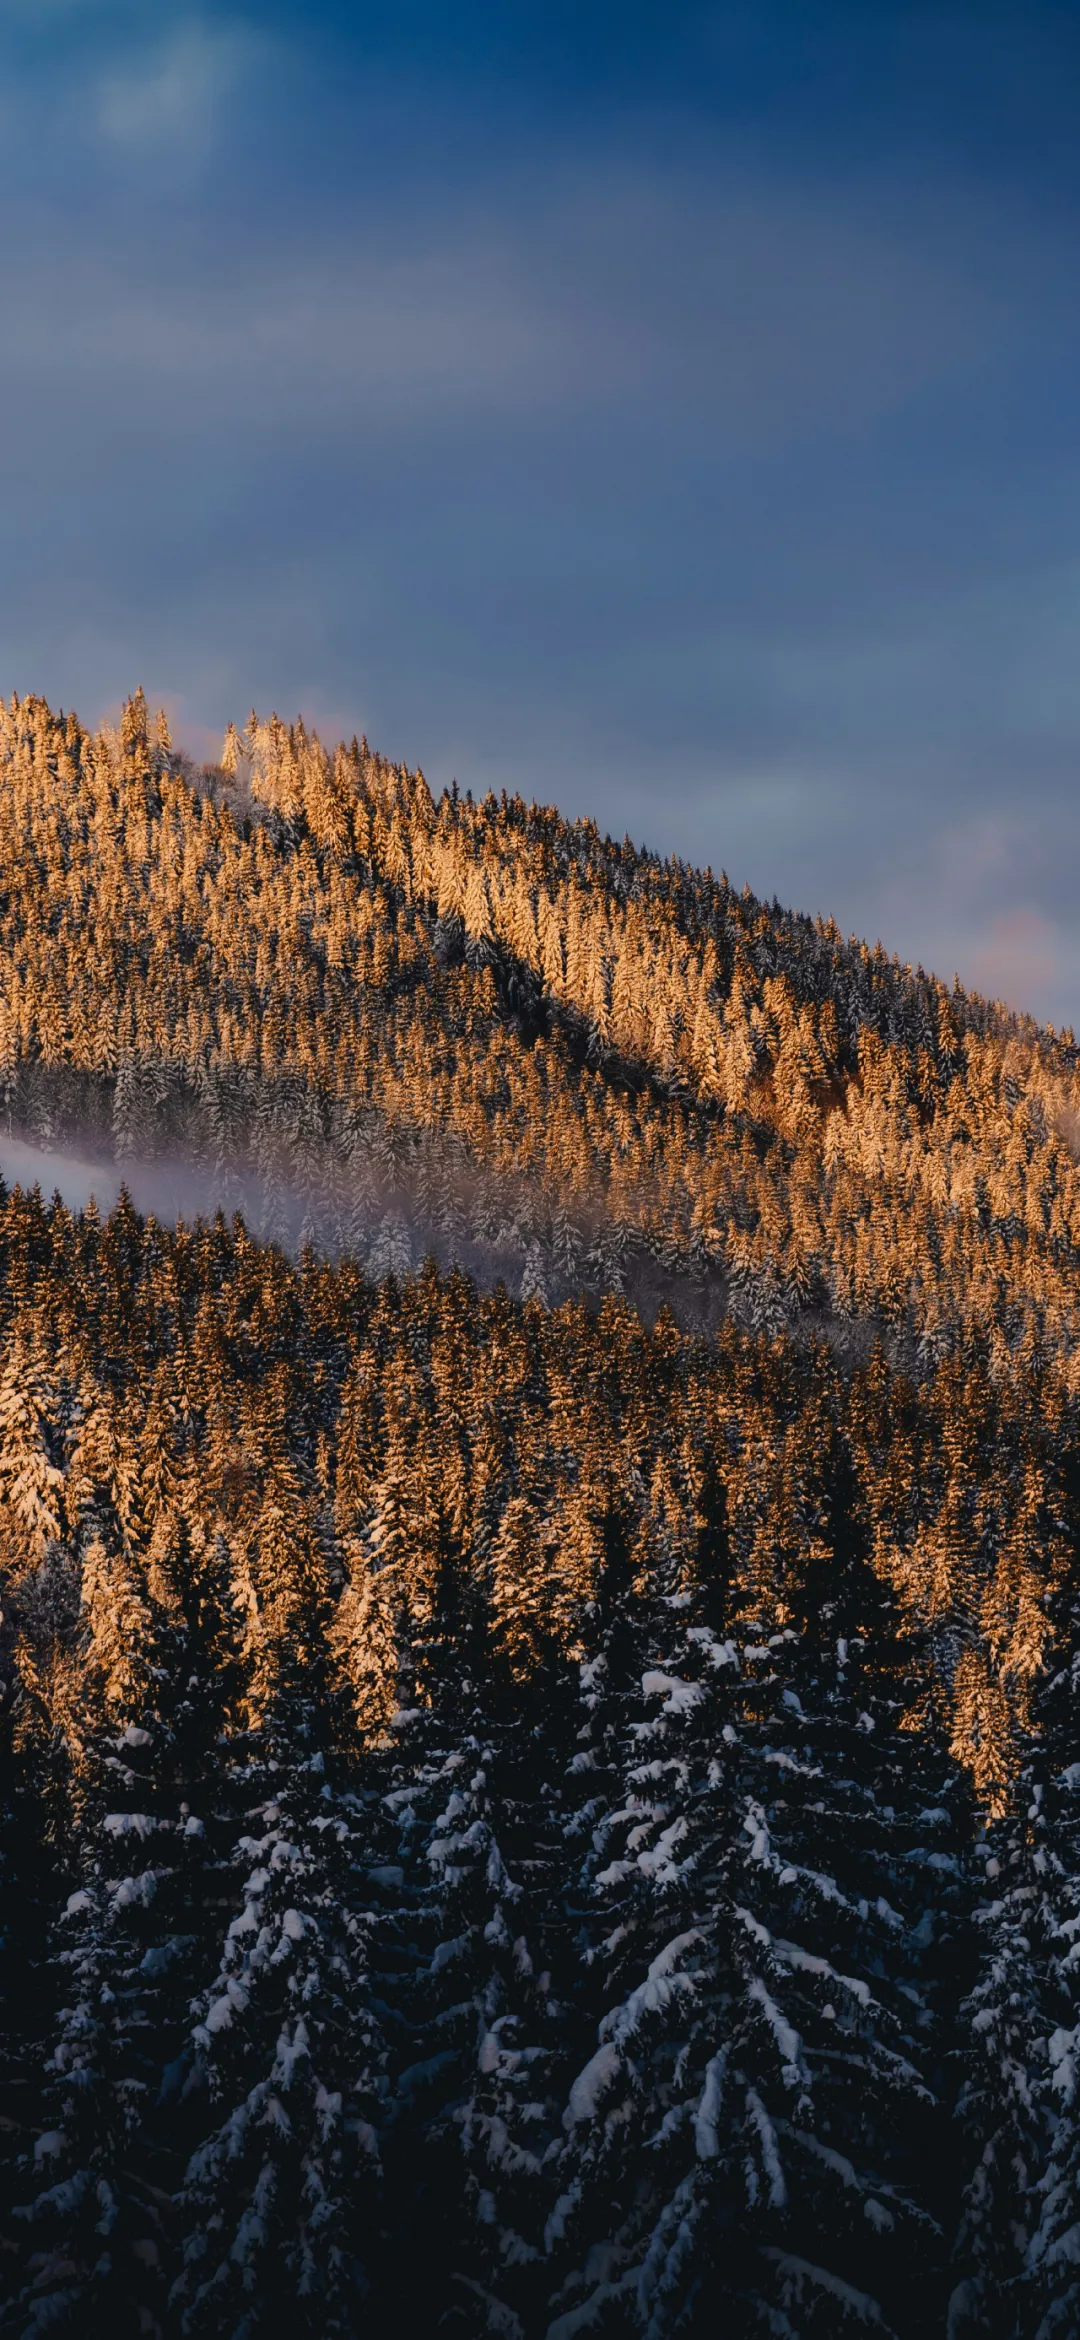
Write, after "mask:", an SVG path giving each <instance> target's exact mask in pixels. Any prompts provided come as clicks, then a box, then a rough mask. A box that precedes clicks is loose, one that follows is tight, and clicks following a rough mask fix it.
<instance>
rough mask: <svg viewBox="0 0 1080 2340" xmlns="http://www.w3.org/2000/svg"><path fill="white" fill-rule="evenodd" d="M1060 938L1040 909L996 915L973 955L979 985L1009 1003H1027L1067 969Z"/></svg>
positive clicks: (996, 997)
mask: <svg viewBox="0 0 1080 2340" xmlns="http://www.w3.org/2000/svg"><path fill="white" fill-rule="evenodd" d="M1060 946H1061V938H1060V936H1059V934H1058V930H1057V928H1056V926H1054V925H1053V924H1052V923H1051V921H1050V920H1049V919H1048V918H1046V917H1044V916H1043V913H1042V911H1041V910H1034V909H1020V910H1009V911H1005V912H1003V913H1002V915H1001V916H1000V917H998V918H995V920H994V923H993V926H992V928H991V931H990V934H989V937H988V938H987V940H986V941H985V942H984V943H982V944H981V945H980V947H979V948H978V949H977V950H975V951H974V952H973V954H972V958H971V968H972V975H973V978H974V981H975V984H976V985H977V987H978V989H979V990H980V991H982V992H986V993H988V994H989V996H990V998H991V999H1003V1000H1005V1001H1007V1003H1008V1004H1009V1006H1010V1007H1018V1006H1027V1004H1028V1002H1029V1001H1031V1000H1034V999H1041V998H1042V996H1043V995H1044V994H1045V993H1047V992H1049V991H1051V990H1052V989H1053V988H1054V987H1055V985H1056V984H1057V983H1058V981H1059V979H1060V977H1061V976H1062V974H1063V973H1064V969H1063V967H1062V961H1061V947H1060Z"/></svg>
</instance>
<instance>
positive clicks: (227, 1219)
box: [0, 692, 1080, 2340]
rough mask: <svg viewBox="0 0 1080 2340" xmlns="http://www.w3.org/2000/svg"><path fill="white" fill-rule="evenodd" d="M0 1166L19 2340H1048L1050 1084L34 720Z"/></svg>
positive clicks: (759, 953)
mask: <svg viewBox="0 0 1080 2340" xmlns="http://www.w3.org/2000/svg"><path fill="white" fill-rule="evenodd" d="M5 1130H6V1132H7V1134H8V1137H9V1139H11V1140H15V1139H18V1140H19V1141H20V1142H22V1143H24V1144H30V1145H33V1146H34V1147H35V1148H36V1149H38V1150H39V1151H44V1152H45V1153H49V1154H55V1156H56V1159H57V1163H58V1165H60V1164H61V1163H62V1161H63V1159H64V1157H65V1154H75V1153H77V1154H78V1155H79V1157H80V1158H81V1159H84V1160H90V1161H96V1162H99V1163H100V1164H101V1165H102V1169H103V1172H104V1170H105V1167H106V1165H108V1166H110V1167H111V1168H113V1169H114V1170H115V1168H116V1166H119V1168H120V1171H121V1173H123V1171H124V1167H125V1165H127V1166H129V1170H130V1175H131V1179H132V1183H133V1184H134V1183H135V1172H136V1169H137V1168H138V1167H140V1166H141V1167H143V1168H145V1167H146V1166H148V1165H162V1164H167V1163H172V1164H175V1163H179V1164H182V1165H184V1166H185V1167H186V1168H187V1169H188V1170H189V1171H190V1173H191V1174H192V1176H197V1177H198V1178H201V1179H202V1180H203V1181H204V1182H205V1190H206V1191H207V1193H212V1195H213V1197H214V1198H215V1202H214V1208H213V1209H209V1208H208V1209H207V1211H206V1212H205V1214H204V1215H201V1216H199V1215H193V1216H192V1217H191V1218H190V1219H184V1218H178V1219H177V1220H176V1221H175V1223H166V1222H165V1221H164V1220H161V1221H159V1220H158V1219H157V1218H155V1217H154V1216H153V1215H152V1214H151V1213H149V1212H140V1211H139V1210H137V1209H136V1208H135V1206H134V1204H133V1202H132V1200H131V1197H130V1194H129V1193H128V1192H127V1191H126V1190H125V1191H122V1192H121V1196H120V1200H119V1202H118V1203H117V1204H116V1206H115V1207H114V1208H113V1209H112V1211H111V1212H110V1213H109V1215H108V1216H105V1215H103V1214H102V1213H101V1212H99V1211H98V1209H97V1208H96V1207H95V1205H94V1204H93V1203H92V1202H91V1203H90V1205H89V1206H88V1207H87V1208H86V1209H83V1210H80V1211H77V1212H76V1211H75V1210H73V1209H72V1208H70V1207H69V1206H68V1205H66V1204H65V1202H64V1201H63V1200H62V1198H61V1194H60V1192H59V1191H57V1192H55V1193H54V1192H51V1191H47V1190H46V1188H45V1186H44V1185H43V1186H41V1187H34V1188H33V1189H32V1190H30V1191H26V1190H24V1189H23V1188H21V1187H20V1186H18V1185H17V1184H14V1183H12V1184H11V1185H9V1186H4V1185H2V1184H0V1607H2V1622H0V1767H2V1776H3V1790H2V1795H0V1889H2V1898H0V2022H2V2039H3V2051H2V2054H0V2332H3V2333H11V2334H17V2335H20V2336H22V2335H25V2336H31V2335H32V2336H34V2340H36V2336H38V2335H45V2334H58V2335H84V2334H90V2335H99V2334H100V2335H109V2336H110V2340H112V2336H113V2335H115V2336H117V2340H126V2335H128V2334H132V2335H135V2334H147V2335H151V2336H154V2335H156V2336H158V2340H174V2336H175V2340H180V2336H186V2335H189V2334H190V2335H205V2336H212V2340H256V2336H257V2335H262V2334H267V2335H276V2334H279V2333H280V2334H286V2333H287V2334H289V2335H295V2336H297V2340H304V2336H308V2340H321V2336H323V2335H326V2336H327V2340H361V2336H364V2340H383V2336H385V2340H397V2336H398V2335H400V2334H411V2333H414V2332H415V2333H423V2334H427V2333H431V2334H437V2333H442V2334H445V2335H447V2336H449V2340H480V2336H481V2335H486V2334H495V2335H499V2336H501V2340H572V2336H575V2335H578V2334H583V2335H593V2334H595V2335H599V2336H601V2340H604V2336H610V2340H668V2336H671V2340H676V2336H680V2340H705V2336H706V2335H708V2336H709V2340H712V2336H713V2335H715V2334H718V2333H723V2334H724V2335H725V2340H726V2336H727V2335H730V2336H731V2340H758V2336H761V2340H841V2336H844V2335H848V2334H851V2335H855V2334H857V2333H860V2332H864V2331H866V2332H872V2333H875V2334H878V2335H886V2336H888V2335H892V2336H893V2340H915V2336H916V2335H920V2336H922V2335H926V2334H936V2335H939V2336H940V2340H975V2336H977V2335H984V2334H985V2335H987V2336H989V2340H1071V2336H1072V2335H1075V2334H1076V2332H1077V2331H1078V2330H1080V2094H1078V2088H1077V2081H1078V2073H1080V1842H1078V1834H1080V1744H1078V1738H1080V1733H1078V1729H1077V1722H1076V1716H1077V1711H1078V1694H1080V1273H1078V1260H1080V1178H1078V1168H1077V1165H1078V1161H1080V1057H1078V1050H1077V1046H1076V1043H1075V1040H1074V1036H1073V1034H1072V1033H1071V1032H1070V1031H1064V1032H1058V1031H1055V1030H1054V1029H1052V1028H1048V1027H1042V1026H1039V1025H1038V1024H1036V1023H1035V1022H1034V1021H1033V1020H1031V1019H1027V1018H1024V1017H1022V1016H1019V1015H1016V1014H1014V1013H1012V1012H1010V1011H1009V1010H1008V1009H1007V1008H1006V1007H1004V1006H1003V1005H1001V1004H1000V1003H995V1002H991V1001H987V1000H984V999H981V998H979V997H977V996H974V995H972V994H969V993H966V992H964V991H963V990H962V989H961V988H960V986H959V985H958V984H955V983H954V984H952V985H945V984H943V983H942V982H940V981H938V980H937V979H936V978H935V977H933V976H931V975H928V974H926V973H925V972H924V971H923V970H922V969H921V968H918V969H915V970H912V969H911V968H909V967H905V966H902V965H900V964H899V963H898V962H897V961H896V960H895V959H893V958H890V957H889V956H888V955H887V953H886V952H885V951H884V950H883V949H882V948H881V947H880V946H879V947H877V948H873V949H872V948H869V947H868V946H866V945H864V944H861V943H859V942H857V941H854V940H845V939H844V937H843V936H842V935H841V934H840V932H839V931H838V929H837V928H836V927H835V925H833V924H832V923H830V922H828V921H825V920H820V919H819V920H815V919H813V918H811V917H809V916H803V915H796V914H793V913H790V912H788V911H786V910H784V909H782V908H781V906H780V905H779V904H778V903H776V902H773V903H772V904H769V903H765V902H761V901H759V900H757V899H756V898H754V897H753V896H752V895H751V894H750V893H749V891H743V892H738V891H736V890H735V889H734V888H732V887H731V886H730V885H729V884H728V881H727V879H726V877H724V876H723V875H721V876H719V877H717V876H716V875H714V873H713V872H712V871H709V870H706V871H698V870H695V869H692V868H689V867H688V866H686V865H685V864H683V863H681V862H679V861H676V860H671V859H668V860H661V859H659V858H658V857H656V856H655V855H652V854H649V853H647V852H644V851H640V850H638V849H636V848H634V847H632V846H631V845H630V844H629V842H623V843H621V844H619V843H615V842H613V841H612V840H611V839H609V838H606V837H604V836H602V835H601V834H600V833H599V831H598V830H597V829H596V827H595V826H593V825H592V824H591V823H588V822H578V823H569V822H567V821H565V820H564V819H563V818H562V817H561V816H560V815H559V814H558V813H557V812H555V811H554V810H552V809H551V808H545V807H539V806H536V805H527V804H525V803H524V802H523V801H522V800H521V799H519V798H511V797H508V796H502V797H500V798H495V797H491V796H489V797H487V798H486V799H484V800H483V801H482V802H474V801H473V800H472V798H471V797H470V796H468V795H467V794H466V795H463V794H461V793H459V791H458V790H457V788H456V787H455V788H453V789H451V790H449V791H447V792H445V793H443V794H442V795H441V796H440V797H435V796H433V794H432V792H431V791H430V790H429V788H428V786H427V784H426V782H425V781H424V779H423V776H422V775H421V774H420V773H414V772H409V771H408V770H407V769H405V768H404V767H403V766H399V765H394V764H392V763H389V762H387V761H386V760H385V759H384V758H382V757H380V756H378V755H376V754H375V753H374V752H373V751H371V750H370V749H369V748H368V746H367V743H366V742H365V741H362V740H361V741H357V740H354V741H352V742H351V743H343V744H341V745H340V746H338V747H337V748H336V749H332V750H328V749H327V748H326V747H325V745H324V744H323V743H322V742H321V741H320V740H319V739H318V738H317V737H316V736H315V735H314V734H313V733H311V732H309V731H306V730H305V728H304V727H303V726H302V725H300V724H296V725H293V726H291V727H289V726H286V725H284V724H283V723H281V722H280V721H278V720H277V718H272V719H271V720H269V721H265V722H264V721H260V720H259V719H257V718H256V717H255V716H254V715H253V716H252V717H251V719H250V721H249V722H248V723H247V724H246V725H245V726H244V728H243V730H237V729H235V728H230V730H229V731H228V733H227V734H226V737H225V740H224V743H223V747H222V751H221V757H220V761H219V762H218V763H217V764H215V765H212V766H196V765H194V764H193V763H192V762H191V761H190V759H188V758H186V757H185V756H184V755H182V754H181V753H179V752H178V751H177V750H176V749H174V747H173V744H172V742H171V740H170V737H169V731H168V725H167V723H166V721H165V719H164V717H162V716H157V717H153V716H152V715H151V713H150V711H149V709H148V707H147V704H146V701H145V699H144V697H143V695H142V693H141V692H138V693H136V695H135V697H134V698H133V699H131V700H130V701H129V702H128V704H127V705H126V707H125V709H124V711H123V716H122V719H121V720H120V722H119V723H118V724H116V725H115V726H112V727H110V726H106V727H104V728H103V729H101V730H100V731H98V732H97V733H94V734H91V733H90V732H88V731H87V730H85V729H84V728H83V727H82V725H81V724H80V723H79V722H78V720H77V719H76V718H75V717H74V716H72V715H65V714H63V713H56V712H53V711H52V710H51V709H50V708H49V707H48V706H47V705H46V704H45V703H44V702H43V701H41V700H37V699H23V700H19V699H17V698H13V699H12V700H11V701H10V702H7V703H3V702H0V1156H2V1139H3V1132H4V1131H5ZM57 1184H58V1187H59V1186H60V1185H61V1184H62V1180H61V1179H60V1177H59V1175H58V1181H57Z"/></svg>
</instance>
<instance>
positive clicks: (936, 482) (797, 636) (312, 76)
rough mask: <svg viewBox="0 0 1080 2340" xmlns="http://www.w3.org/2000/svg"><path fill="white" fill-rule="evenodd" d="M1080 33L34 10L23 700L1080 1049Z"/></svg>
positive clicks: (748, 16) (14, 314)
mask: <svg viewBox="0 0 1080 2340" xmlns="http://www.w3.org/2000/svg"><path fill="white" fill-rule="evenodd" d="M1078 87H1080V12H1078V11H1077V10H1076V9H1075V7H1074V6H1073V5H1071V0H1070V5H1069V6H1058V5H1052V4H1050V0H1022V4H1016V0H978V4H977V5H970V6H969V5H966V4H962V0H956V4H955V5H952V4H949V0H945V4H943V5H937V6H931V5H923V4H921V0H903V4H902V5H900V6H896V5H894V4H893V0H857V4H856V0H819V4H817V5H811V4H810V0H745V4H740V0H730V4H729V0H713V4H711V5H707V4H701V5H685V4H683V0H664V4H663V5H653V4H652V0H623V4H622V5H621V6H620V7H614V6H607V5H592V4H591V0H501V5H498V6H496V5H495V4H494V0H491V4H490V5H488V4H486V0H455V5H454V6H453V7H449V6H448V5H446V0H383V4H382V5H375V4H372V5H366V4H365V0H352V4H351V5H349V6H347V7H345V6H331V5H326V4H323V0H305V5H303V6H295V5H293V4H292V0H279V4H277V5H274V4H273V0H270V4H268V5H266V6H259V7H248V8H245V7H244V5H243V4H242V0H238V4H237V5H235V6H233V5H226V4H224V0H221V4H219V0H206V4H205V5H202V6H201V7H189V6H188V5H187V4H186V0H0V317H2V320H3V323H2V328H0V688H2V689H3V690H4V691H5V692H10V691H12V690H17V691H18V692H19V693H20V694H22V693H25V692H29V691H41V692H44V693H45V694H46V695H47V696H48V697H49V698H50V699H51V700H52V701H53V702H54V703H59V704H62V705H64V706H66V707H70V706H74V707H76V708H77V709H78V711H79V713H80V714H81V715H82V717H83V718H84V720H87V721H96V720H98V719H100V718H101V717H102V716H103V715H105V714H106V713H108V712H110V711H111V710H115V708H116V706H117V705H118V703H119V702H120V700H121V699H122V698H123V697H124V696H125V695H126V694H127V692H128V691H130V690H131V689H133V688H134V687H135V686H136V685H137V684H138V683H140V682H141V683H142V684H143V686H144V687H145V689H146V691H147V694H148V696H149V697H150V698H151V699H152V700H153V701H155V702H161V703H164V704H165V705H166V706H167V707H168V709H169V711H170V714H171V717H172V720H173V724H174V730H175V733H176V736H177V737H178V738H179V739H180V740H181V742H182V743H184V744H185V745H187V746H188V747H189V748H190V749H191V751H192V752H194V753H197V754H200V755H203V754H212V753H213V752H214V751H215V744H216V742H217V741H218V739H219V738H220V734H221V731H222V730H223V728H224V725H225V723H226V721H227V720H229V719H230V718H236V719H238V720H240V721H242V720H243V719H244V717H245V716H246V714H247V711H248V709H249V708H250V707H251V706H255V707H256V708H257V709H258V711H259V712H260V714H263V715H265V714H268V713H270V712H271V710H276V711H277V712H278V713H279V714H281V715H282V716H284V717H286V718H289V717H291V716H293V715H294V714H296V713H298V712H302V713H303V715H304V716H305V718H306V719H307V720H308V721H310V722H313V723H314V724H315V725H316V726H317V727H318V728H319V730H320V731H321V732H322V733H323V734H324V735H326V736H332V737H337V736H338V735H339V734H340V733H344V734H345V735H349V734H351V733H352V732H353V731H357V732H359V731H364V732H366V733H367V736H368V738H369V740H370V741H371V742H372V744H373V745H375V746H377V747H379V748H381V749H382V750H383V751H384V752H385V753H387V754H388V755H391V756H393V757H394V758H396V759H403V760H405V761H407V762H408V763H409V764H410V765H417V764H418V765H420V766H421V767H422V768H423V770H424V771H425V773H426V774H427V776H428V778H429V780H430V781H431V782H432V784H433V785H434V786H436V787H440V786H442V785H444V784H445V783H448V782H449V781H450V780H451V779H452V778H456V779H457V780H458V781H459V784H460V785H461V786H462V787H463V788H464V787H471V788H472V789H473V791H474V793H481V792H483V791H484V790H485V789H487V788H489V787H494V788H501V787H506V788H510V789H513V788H518V789H520V790H522V792H523V793H525V794H526V795H528V796H538V797H540V798H542V799H543V800H545V801H549V802H550V801H554V802H555V803H557V804H558V805H560V806H561V807H562V808H563V809H564V810H565V811H566V812H567V813H569V814H571V815H577V814H580V813H589V814H591V815H593V816H594V817H595V818H596V819H597V820H598V821H599V823H600V825H601V827H602V828H604V829H608V830H611V831H612V832H614V833H615V834H617V835H620V836H621V835H622V834H623V833H624V832H628V833H629V834H630V835H631V836H632V837H633V838H634V839H635V840H637V841H639V842H644V843H646V844H648V845H650V846H652V847H654V848H655V849H657V850H658V851H660V852H662V853H668V852H675V853H679V854H681V855H683V856H685V857H686V858H688V859H691V860H693V861H696V862H701V863H705V862H708V863H710V864H711V865H712V866H713V868H714V869H717V870H719V869H720V868H724V869H726V870H727V872H728V875H729V877H730V878H731V879H732V881H733V882H735V883H737V884H738V885H742V884H743V883H745V882H749V884H750V885H751V886H752V887H753V888H754V890H755V891H756V892H758V893H762V894H764V895H766V896H768V897H770V898H771V897H772V896H773V895H778V896H779V898H780V900H781V901H783V902H785V903H787V904H790V905H792V906H794V907H797V908H800V909H805V910H809V911H812V912H820V913H822V914H827V915H833V916H835V917H836V918H837V919H838V920H839V922H840V924H841V926H842V927H843V928H844V929H845V930H846V931H854V932H857V933H859V934H862V935H865V936H866V937H867V938H868V939H869V940H870V941H874V940H877V939H878V938H879V937H880V939H881V940H882V941H883V942H884V943H885V945H886V947H887V948H888V949H890V950H894V951H896V952H898V953H899V955H900V957H901V958H902V959H906V960H911V961H915V960H920V959H921V960H922V962H923V963H924V964H925V965H927V966H932V967H933V968H935V970H936V971H937V972H938V973H939V974H941V975H943V976H944V977H946V979H951V977H952V975H953V973H954V971H958V972H959V974H960V976H961V979H962V980H963V981H965V982H967V983H969V984H973V985H975V986H976V987H977V988H979V989H981V990H984V991H987V992H990V993H991V994H993V995H994V996H1000V997H1003V998H1005V999H1007V1000H1008V1001H1010V1003H1011V1004H1013V1005H1016V1006H1020V1007H1024V1008H1027V1009H1029V1010H1032V1011H1033V1012H1035V1013H1036V1014H1038V1015H1040V1016H1042V1017H1044V1018H1047V1019H1050V1020H1053V1021H1054V1022H1056V1023H1058V1024H1065V1023H1068V1024H1074V1023H1075V1024H1076V1025H1078V1026H1080V901H1078V887H1077V875H1078V872H1080V791H1078V787H1077V775H1078V755H1080V657H1078V649H1080V397H1078V395H1077V391H1078V367H1080V301H1078V299H1077V289H1078V285H1080V146H1078V143H1077V140H1076V137H1075V110H1076V93H1077V89H1078Z"/></svg>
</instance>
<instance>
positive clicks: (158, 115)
mask: <svg viewBox="0 0 1080 2340" xmlns="http://www.w3.org/2000/svg"><path fill="white" fill-rule="evenodd" d="M257 48H258V43H257V42H256V40H255V38H254V36H253V34H252V33H251V32H250V31H248V30H247V29H246V28H244V27H240V26H231V25H228V24H221V23H210V22H206V23H204V22H202V21H200V20H199V19H195V18H193V19H190V20H188V21H187V22H184V21H180V22H179V23H177V24H174V25H173V26H172V27H171V28H170V29H169V30H168V32H167V33H166V35H165V37H164V39H163V40H162V41H161V42H160V43H159V45H158V46H157V47H156V48H155V49H153V50H151V51H149V52H144V53H142V54H136V55H135V56H134V57H131V56H129V57H127V58H126V59H125V61H124V63H123V64H121V65H117V66H114V67H112V68H111V69H110V71H109V72H107V73H106V74H104V75H103V76H102V77H101V79H100V80H99V82H98V86H97V93H96V117H97V123H98V128H99V130H100V132H101V134H102V136H103V137H104V139H105V140H106V141H107V142H108V143H109V144H110V145H112V146H113V147H114V148H116V149H118V150H119V151H121V152H122V153H125V154H133V155H142V154H144V153H147V152H149V151H154V150H159V149H164V150H165V151H166V153H169V152H171V153H176V152H181V153H182V152H184V151H187V152H191V151H192V150H193V149H194V150H196V151H202V150H204V149H205V148H206V146H207V145H208V144H209V142H210V141H211V140H212V139H213V137H214V136H215V134H216V133H217V131H218V128H219V126H220V122H221V117H222V113H223V109H224V107H225V104H226V102H227V100H228V99H229V98H230V97H231V96H232V94H233V92H234V91H235V90H236V89H237V88H238V86H239V85H240V83H241V81H242V78H243V75H244V73H245V71H246V70H247V68H248V67H249V65H250V63H251V60H252V57H253V55H254V54H255V53H256V51H257Z"/></svg>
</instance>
